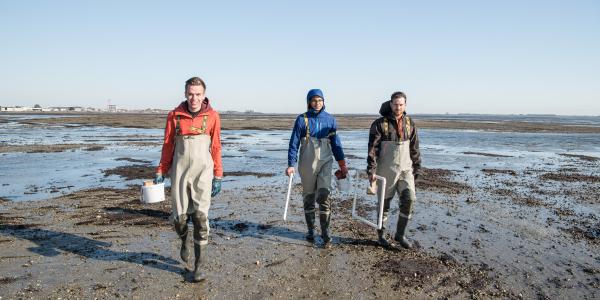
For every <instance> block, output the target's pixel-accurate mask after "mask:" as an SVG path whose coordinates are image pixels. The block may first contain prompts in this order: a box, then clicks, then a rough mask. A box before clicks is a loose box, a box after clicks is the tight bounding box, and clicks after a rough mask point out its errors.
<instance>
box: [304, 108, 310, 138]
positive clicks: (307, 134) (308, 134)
mask: <svg viewBox="0 0 600 300" xmlns="http://www.w3.org/2000/svg"><path fill="white" fill-rule="evenodd" d="M304 125H306V138H309V137H310V129H309V128H308V117H307V116H306V113H304Z"/></svg>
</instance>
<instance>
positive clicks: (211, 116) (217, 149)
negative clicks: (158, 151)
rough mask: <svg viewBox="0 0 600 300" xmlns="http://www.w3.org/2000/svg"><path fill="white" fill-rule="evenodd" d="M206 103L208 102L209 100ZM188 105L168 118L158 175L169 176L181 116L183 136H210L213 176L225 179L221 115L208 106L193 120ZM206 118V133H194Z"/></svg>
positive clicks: (180, 124) (180, 106)
mask: <svg viewBox="0 0 600 300" xmlns="http://www.w3.org/2000/svg"><path fill="white" fill-rule="evenodd" d="M206 101H207V102H208V98H207V99H206ZM207 104H208V103H207ZM186 105H187V103H186V101H183V102H182V103H181V104H180V105H179V106H178V107H177V108H175V109H174V110H172V111H170V112H169V115H168V116H167V125H166V126H165V139H164V142H163V147H162V156H161V158H160V164H159V165H158V168H156V173H161V174H167V173H168V172H169V170H170V169H171V163H172V162H173V154H174V152H175V135H176V132H175V128H176V124H177V116H180V119H179V126H180V127H179V129H180V132H181V135H196V134H207V135H210V138H211V144H210V154H211V155H212V159H213V163H214V169H213V175H214V176H215V177H223V165H222V163H221V118H220V117H219V113H218V112H217V111H215V110H213V109H212V108H211V107H210V105H208V109H207V110H206V111H204V112H201V113H199V114H198V115H197V116H196V117H194V118H192V116H191V115H190V114H189V113H188V111H187V108H186ZM204 116H208V119H207V122H206V131H205V133H198V132H197V131H194V129H196V128H201V127H202V119H203V117H204Z"/></svg>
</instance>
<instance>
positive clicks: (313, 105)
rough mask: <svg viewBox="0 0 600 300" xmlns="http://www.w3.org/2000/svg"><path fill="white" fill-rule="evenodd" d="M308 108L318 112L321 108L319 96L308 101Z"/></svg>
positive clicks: (321, 103) (321, 101) (321, 99)
mask: <svg viewBox="0 0 600 300" xmlns="http://www.w3.org/2000/svg"><path fill="white" fill-rule="evenodd" d="M310 107H311V108H312V109H314V110H316V111H320V110H321V109H322V108H323V98H321V97H319V96H315V97H312V99H310Z"/></svg>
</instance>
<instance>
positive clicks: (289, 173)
mask: <svg viewBox="0 0 600 300" xmlns="http://www.w3.org/2000/svg"><path fill="white" fill-rule="evenodd" d="M295 172H296V170H295V169H294V167H288V168H287V169H285V176H288V177H289V176H290V175H291V174H294V173H295Z"/></svg>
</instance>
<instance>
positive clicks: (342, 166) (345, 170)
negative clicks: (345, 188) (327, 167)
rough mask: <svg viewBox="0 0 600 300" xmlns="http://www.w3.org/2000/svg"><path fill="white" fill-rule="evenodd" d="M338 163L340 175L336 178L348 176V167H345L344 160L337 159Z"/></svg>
mask: <svg viewBox="0 0 600 300" xmlns="http://www.w3.org/2000/svg"><path fill="white" fill-rule="evenodd" d="M338 165H339V166H340V177H338V179H344V178H346V176H348V167H346V161H345V160H343V159H342V160H338ZM336 173H337V172H336Z"/></svg>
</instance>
